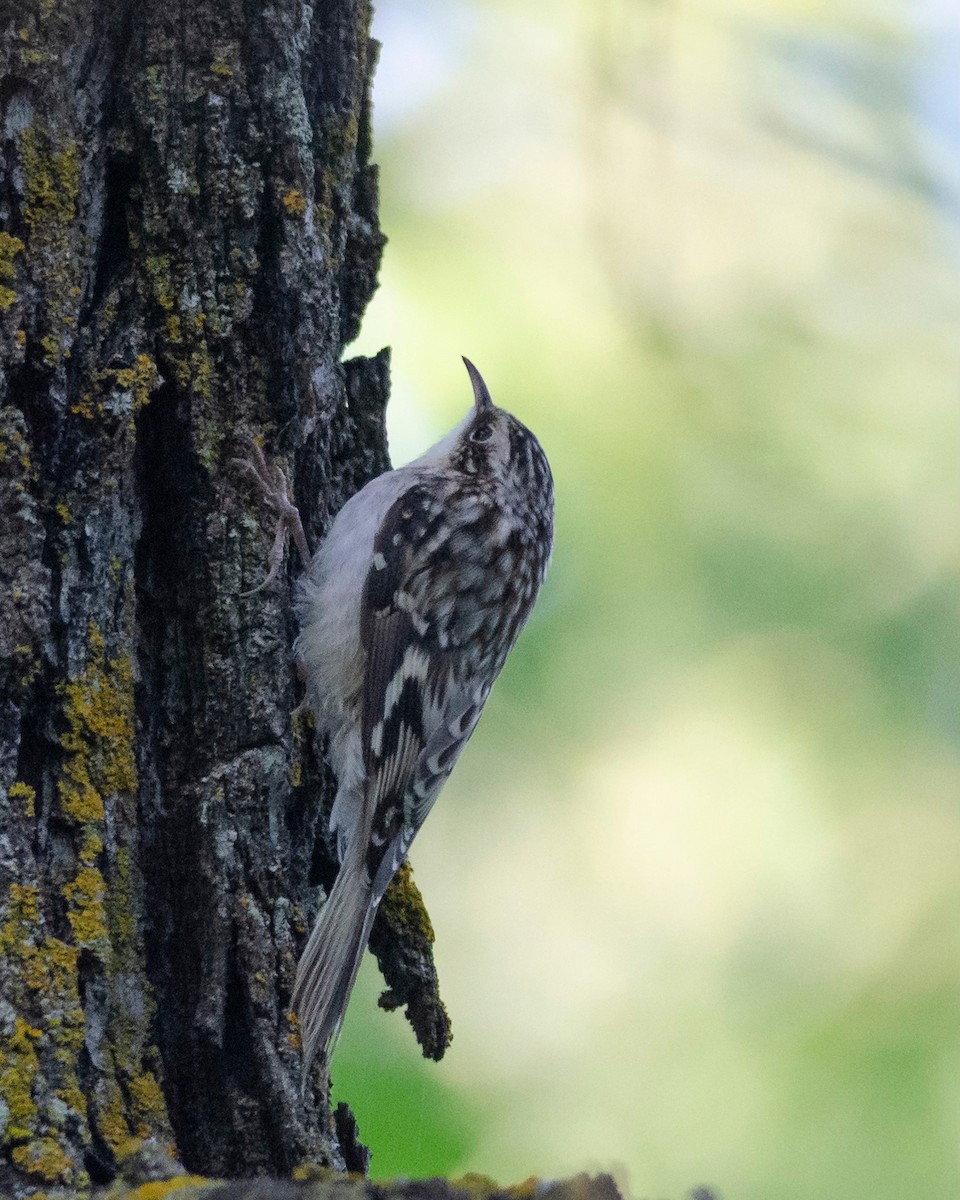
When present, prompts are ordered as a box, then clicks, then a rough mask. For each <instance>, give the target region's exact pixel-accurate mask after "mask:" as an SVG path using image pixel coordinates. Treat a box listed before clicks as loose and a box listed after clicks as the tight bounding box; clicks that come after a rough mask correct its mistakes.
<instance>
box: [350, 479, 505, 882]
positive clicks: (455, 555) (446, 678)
mask: <svg viewBox="0 0 960 1200" xmlns="http://www.w3.org/2000/svg"><path fill="white" fill-rule="evenodd" d="M449 516H450V514H449V512H448V511H447V510H446V509H445V508H444V507H443V506H442V505H438V503H437V500H436V498H435V496H434V495H433V494H432V493H431V491H430V490H429V489H428V488H426V487H424V486H422V485H420V484H417V485H415V486H413V487H411V488H410V489H408V490H407V491H406V492H405V493H404V494H403V495H402V496H401V497H400V498H399V499H398V500H397V501H396V502H395V503H394V505H393V506H392V507H391V508H390V510H389V511H388V512H387V515H386V517H385V518H384V520H383V523H382V524H381V526H380V529H379V531H378V533H377V536H376V538H375V540H374V548H373V562H372V565H371V567H370V572H369V574H368V576H367V582H366V586H365V588H364V595H363V602H362V604H361V617H360V638H361V644H362V646H363V649H364V651H365V655H366V667H365V675H364V685H363V705H362V719H361V744H362V747H363V756H364V767H365V773H366V780H367V783H366V796H365V802H364V818H365V819H364V821H363V823H362V827H361V828H362V829H364V828H365V830H366V836H367V843H368V846H369V850H368V857H367V869H368V871H369V874H370V878H371V879H372V880H373V881H374V888H373V891H374V895H375V896H377V897H379V895H381V894H382V892H383V889H384V888H386V886H387V884H388V883H389V881H390V879H391V878H392V876H393V873H394V872H395V871H396V869H397V867H398V866H399V865H400V863H401V862H402V861H403V859H404V858H405V857H406V854H407V851H408V850H409V848H410V843H411V842H412V841H413V838H414V836H415V834H416V832H417V830H418V829H419V828H420V826H421V825H422V824H423V821H424V819H425V818H426V815H427V813H428V812H429V810H430V808H431V806H432V804H433V802H434V800H435V799H436V797H437V794H438V793H439V791H440V788H441V787H442V786H443V783H444V781H445V780H446V778H447V776H448V775H449V774H450V771H451V770H452V769H453V765H454V763H455V762H456V760H457V757H458V756H459V754H460V751H461V750H462V749H463V746H464V745H465V743H466V741H467V739H468V738H469V736H470V734H471V733H472V732H473V728H474V726H475V725H476V723H477V720H478V719H479V716H480V710H481V708H482V707H483V702H484V701H485V700H486V695H487V692H489V684H488V683H485V682H484V681H482V680H478V679H476V678H469V677H468V678H464V677H463V676H464V674H465V672H464V671H463V669H462V663H463V653H462V648H461V647H460V646H458V645H451V644H450V639H449V638H448V636H447V629H448V626H449V623H450V620H451V618H452V615H453V614H454V612H455V611H456V610H457V606H458V603H459V601H460V592H461V591H462V590H463V589H464V587H469V585H470V580H469V579H468V578H465V576H464V568H463V563H462V562H461V561H460V557H461V549H462V548H461V547H460V543H458V541H457V540H456V538H455V537H453V536H452V535H451V525H450V521H449ZM491 682H492V681H491ZM361 836H363V834H362V833H361Z"/></svg>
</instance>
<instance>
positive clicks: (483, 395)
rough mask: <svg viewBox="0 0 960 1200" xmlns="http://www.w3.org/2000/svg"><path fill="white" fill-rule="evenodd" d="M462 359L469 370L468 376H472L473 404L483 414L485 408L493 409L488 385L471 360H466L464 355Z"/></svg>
mask: <svg viewBox="0 0 960 1200" xmlns="http://www.w3.org/2000/svg"><path fill="white" fill-rule="evenodd" d="M461 357H462V358H463V365H464V366H465V367H466V368H467V374H468V375H469V376H470V382H471V383H472V384H473V403H474V405H475V407H476V410H477V412H483V410H484V409H485V408H493V401H492V400H491V399H490V392H489V391H488V390H487V385H486V384H485V383H484V382H483V376H482V375H481V374H480V372H479V371H478V370H477V368H476V367H475V366H474V365H473V363H472V362H471V361H470V359H469V358H465V357H464V356H463V355H461Z"/></svg>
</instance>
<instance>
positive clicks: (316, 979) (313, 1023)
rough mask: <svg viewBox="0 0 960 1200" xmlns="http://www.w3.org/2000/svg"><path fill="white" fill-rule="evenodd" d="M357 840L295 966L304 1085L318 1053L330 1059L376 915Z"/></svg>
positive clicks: (350, 849)
mask: <svg viewBox="0 0 960 1200" xmlns="http://www.w3.org/2000/svg"><path fill="white" fill-rule="evenodd" d="M359 841H360V839H358V838H354V839H353V842H354V844H353V845H352V846H350V847H349V848H348V850H347V852H346V855H345V856H344V859H343V862H342V863H341V864H340V873H339V874H338V875H337V878H336V882H335V883H334V885H333V887H332V889H331V891H330V895H329V897H328V898H327V902H326V904H324V906H323V909H322V910H321V912H320V915H319V917H317V921H316V924H315V925H314V927H313V930H312V931H311V933H310V938H309V941H308V942H307V946H306V949H305V950H304V952H303V954H302V956H301V958H300V962H299V963H298V964H297V978H296V982H295V983H294V985H293V1000H292V1006H293V1008H294V1010H295V1011H296V1013H297V1016H298V1017H299V1018H300V1030H301V1037H302V1040H303V1079H304V1087H306V1081H307V1078H308V1074H309V1071H310V1064H311V1063H312V1062H313V1059H314V1057H315V1056H316V1054H317V1052H318V1051H322V1052H323V1055H324V1057H325V1058H326V1060H327V1062H329V1060H330V1055H331V1053H332V1052H333V1047H334V1044H335V1043H336V1040H337V1037H338V1036H339V1033H340V1026H341V1025H342V1024H343V1017H344V1013H345V1012H346V1009H347V1003H348V1001H349V999H350V993H351V992H352V991H353V985H354V982H355V980H356V978H357V971H359V969H360V961H361V959H362V958H363V952H364V950H365V949H366V946H367V941H368V940H369V937H370V927H371V925H372V924H373V918H374V916H375V915H376V911H377V906H376V904H375V903H374V900H373V892H372V890H371V887H370V880H369V878H368V877H367V869H366V863H365V861H364V857H365V856H364V847H363V845H362V844H360V845H358V844H357V843H358V842H359Z"/></svg>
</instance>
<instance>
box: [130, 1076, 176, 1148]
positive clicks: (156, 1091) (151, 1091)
mask: <svg viewBox="0 0 960 1200" xmlns="http://www.w3.org/2000/svg"><path fill="white" fill-rule="evenodd" d="M128 1091H129V1093H130V1108H131V1116H132V1118H133V1122H134V1132H135V1133H136V1135H137V1136H138V1137H141V1138H146V1137H149V1136H150V1135H151V1134H152V1133H153V1132H154V1130H155V1129H156V1125H157V1120H158V1119H159V1120H161V1121H166V1119H167V1106H166V1102H165V1101H164V1098H163V1092H162V1091H161V1089H160V1084H159V1083H157V1080H156V1077H155V1076H154V1074H153V1072H152V1071H142V1072H141V1073H140V1074H138V1075H134V1077H133V1078H132V1079H131V1080H130V1083H129V1085H128Z"/></svg>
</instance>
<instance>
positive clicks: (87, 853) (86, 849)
mask: <svg viewBox="0 0 960 1200" xmlns="http://www.w3.org/2000/svg"><path fill="white" fill-rule="evenodd" d="M102 850H103V841H102V839H101V838H100V837H99V836H98V835H97V834H96V833H94V832H93V831H92V830H88V831H87V835H86V837H85V838H84V839H83V845H82V846H81V847H80V861H81V862H82V863H85V864H86V865H87V866H88V867H89V866H92V865H93V863H95V862H96V860H97V858H98V857H99V855H100V852H101V851H102Z"/></svg>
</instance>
